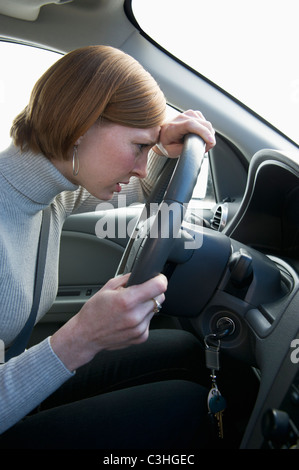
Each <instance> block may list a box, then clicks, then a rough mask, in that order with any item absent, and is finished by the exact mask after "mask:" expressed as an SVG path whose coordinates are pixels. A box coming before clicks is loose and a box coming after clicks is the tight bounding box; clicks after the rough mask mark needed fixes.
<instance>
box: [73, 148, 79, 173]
mask: <svg viewBox="0 0 299 470" xmlns="http://www.w3.org/2000/svg"><path fill="white" fill-rule="evenodd" d="M79 169H80V165H79V157H78V146H77V145H75V146H74V151H73V175H74V176H78V173H79Z"/></svg>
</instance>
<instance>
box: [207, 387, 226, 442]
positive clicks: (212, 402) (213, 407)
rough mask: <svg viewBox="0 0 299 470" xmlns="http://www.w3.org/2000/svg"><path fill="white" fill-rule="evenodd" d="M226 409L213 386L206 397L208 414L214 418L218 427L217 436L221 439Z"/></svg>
mask: <svg viewBox="0 0 299 470" xmlns="http://www.w3.org/2000/svg"><path fill="white" fill-rule="evenodd" d="M225 408H226V400H225V398H224V397H223V396H222V395H221V393H220V391H219V389H218V387H217V385H216V384H213V386H212V388H211V390H210V392H209V395H208V409H209V412H210V414H211V415H212V416H213V417H215V418H216V420H217V427H218V436H219V437H220V438H221V439H223V421H222V417H223V412H224V410H225Z"/></svg>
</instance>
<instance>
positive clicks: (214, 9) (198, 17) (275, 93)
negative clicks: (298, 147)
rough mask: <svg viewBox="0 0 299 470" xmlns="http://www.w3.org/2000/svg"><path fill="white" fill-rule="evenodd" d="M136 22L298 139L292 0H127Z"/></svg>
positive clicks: (298, 34)
mask: <svg viewBox="0 0 299 470" xmlns="http://www.w3.org/2000/svg"><path fill="white" fill-rule="evenodd" d="M132 8H133V13H134V15H135V18H136V20H137V22H138V23H139V25H140V27H141V29H142V30H143V31H144V32H145V33H146V34H147V35H148V36H150V37H151V38H152V39H154V40H155V42H157V43H158V44H160V45H161V46H162V47H163V48H164V49H166V50H168V51H169V52H170V53H171V54H173V55H174V56H176V57H177V58H179V59H180V60H181V61H183V62H185V63H186V64H187V65H189V66H191V67H192V68H193V69H194V70H196V71H197V72H199V73H200V74H201V75H203V76H204V77H206V78H207V79H209V80H210V81H212V82H214V83H215V84H217V85H218V86H219V87H221V88H222V89H223V90H225V91H226V92H228V93H230V94H231V95H232V96H234V97H235V98H237V99H238V100H239V101H241V102H243V103H244V104H245V105H246V106H247V107H249V108H251V109H252V110H253V111H255V112H256V113H257V114H259V115H260V116H262V117H263V118H264V119H266V120H267V121H269V122H270V123H271V124H272V125H274V126H275V127H277V128H278V129H279V130H280V131H281V132H283V133H285V134H286V135H287V136H288V137H290V138H291V139H293V140H294V141H295V142H296V143H298V144H299V126H298V122H299V60H298V44H299V28H298V0H285V1H284V2H281V1H280V0H262V1H261V0H250V1H245V2H244V1H240V0H225V1H223V0H209V1H208V2H207V1H203V0H185V1H182V0H132Z"/></svg>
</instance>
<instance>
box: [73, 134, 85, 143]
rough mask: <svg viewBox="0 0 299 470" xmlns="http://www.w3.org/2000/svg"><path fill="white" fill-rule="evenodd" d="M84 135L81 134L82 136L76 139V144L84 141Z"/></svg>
mask: <svg viewBox="0 0 299 470" xmlns="http://www.w3.org/2000/svg"><path fill="white" fill-rule="evenodd" d="M83 137H84V136H83V135H81V137H79V139H77V140H76V142H75V145H80V144H81V142H82V139H83Z"/></svg>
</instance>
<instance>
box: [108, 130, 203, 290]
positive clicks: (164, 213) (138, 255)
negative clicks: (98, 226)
mask: <svg viewBox="0 0 299 470" xmlns="http://www.w3.org/2000/svg"><path fill="white" fill-rule="evenodd" d="M204 155H205V143H204V141H203V140H202V139H201V138H200V137H199V136H197V135H194V134H189V135H187V136H186V137H185V139H184V146H183V150H182V153H181V156H180V157H179V158H178V159H168V161H167V164H166V166H165V167H164V169H163V171H162V173H161V175H160V177H159V179H158V182H157V184H156V186H155V187H154V189H153V191H152V193H151V195H150V197H149V199H148V201H147V203H146V204H145V206H144V208H143V211H142V213H141V215H140V217H139V219H138V221H137V223H136V226H135V228H134V230H133V233H132V234H131V237H130V239H129V242H128V243H127V246H126V248H125V251H124V253H123V256H122V258H121V261H120V263H119V266H118V268H117V271H116V275H121V274H126V273H128V272H131V275H130V278H129V281H128V283H127V286H129V285H134V284H141V283H143V282H145V281H147V280H148V279H151V278H152V277H154V276H156V275H158V274H159V273H160V272H161V271H162V270H163V267H164V265H165V263H166V261H167V258H168V255H169V253H170V252H171V249H172V248H173V243H174V241H175V239H176V238H177V237H178V234H179V231H180V228H181V224H182V222H183V219H184V215H185V212H186V209H187V204H188V203H189V201H190V199H191V197H192V193H193V189H194V186H195V184H196V182H197V178H198V175H199V172H200V169H201V164H202V161H203V158H204ZM169 180H170V181H169ZM168 183H169V184H168Z"/></svg>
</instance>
